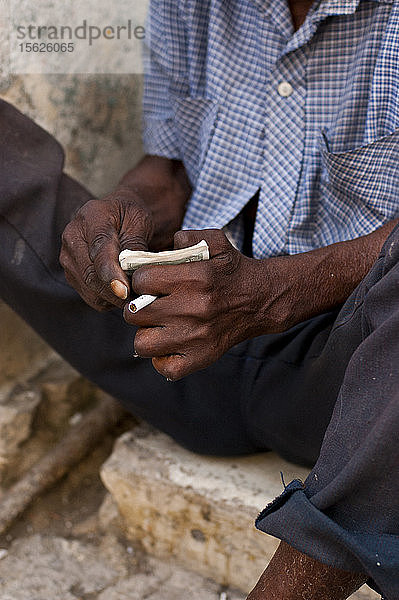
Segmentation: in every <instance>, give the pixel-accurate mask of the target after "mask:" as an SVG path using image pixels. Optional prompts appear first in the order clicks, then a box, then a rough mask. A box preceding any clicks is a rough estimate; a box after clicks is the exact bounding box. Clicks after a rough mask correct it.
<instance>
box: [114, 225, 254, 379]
mask: <svg viewBox="0 0 399 600" xmlns="http://www.w3.org/2000/svg"><path fill="white" fill-rule="evenodd" d="M202 239H205V240H206V241H207V243H208V246H209V250H210V260H209V261H203V262H197V263H188V264H182V265H167V266H150V267H142V268H140V269H138V270H137V271H136V272H135V273H134V275H133V278H132V288H133V290H134V291H135V293H136V294H139V295H141V294H152V295H155V296H160V297H159V298H158V299H157V300H156V301H155V302H154V303H153V304H151V305H150V306H147V307H146V308H144V309H142V310H141V311H139V312H137V313H131V312H130V311H129V308H128V307H129V305H128V304H127V305H126V307H125V309H124V317H125V320H126V321H127V323H129V324H131V325H136V326H138V327H139V329H138V331H137V334H136V338H135V351H136V353H137V354H138V355H139V356H141V357H148V358H152V362H153V365H154V367H155V368H156V369H157V371H159V372H160V373H161V374H162V375H164V376H165V377H167V378H168V379H171V380H177V379H180V378H182V377H185V376H186V375H189V374H190V373H193V372H194V371H197V370H199V369H203V368H205V367H207V366H208V365H210V364H212V363H213V362H215V361H216V360H217V359H219V358H220V357H221V356H222V355H223V354H224V353H225V352H226V351H227V350H228V349H229V348H231V347H232V346H234V345H235V344H237V343H239V342H241V341H243V340H245V339H247V338H249V337H253V335H256V331H255V329H254V325H255V319H254V313H255V312H256V300H257V294H256V293H255V288H256V287H257V282H256V279H257V278H256V274H255V272H254V268H255V264H256V263H257V262H258V261H255V260H253V259H250V258H247V257H246V256H244V255H243V254H241V253H240V252H239V251H238V250H236V249H235V248H234V247H233V246H232V245H231V244H230V242H229V241H228V240H227V238H226V236H225V235H224V233H223V232H222V231H220V230H216V229H214V230H205V231H179V232H177V233H176V234H175V238H174V247H175V249H178V248H185V247H188V246H191V245H194V244H196V243H198V242H200V241H201V240H202ZM258 279H259V278H258ZM262 287H263V286H262Z"/></svg>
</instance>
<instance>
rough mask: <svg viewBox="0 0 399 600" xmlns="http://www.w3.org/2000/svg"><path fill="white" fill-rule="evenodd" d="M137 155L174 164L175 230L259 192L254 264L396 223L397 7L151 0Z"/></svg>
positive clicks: (226, 211) (377, 0)
mask: <svg viewBox="0 0 399 600" xmlns="http://www.w3.org/2000/svg"><path fill="white" fill-rule="evenodd" d="M149 31H150V37H149V40H150V41H149V48H150V52H149V53H148V58H149V60H148V61H147V67H146V71H147V73H146V84H145V94H144V121H145V129H144V143H145V149H146V152H147V153H149V154H155V155H160V156H166V157H169V158H176V159H181V160H183V161H184V164H185V166H186V169H187V172H188V175H189V177H190V179H191V182H192V184H193V188H194V191H193V194H192V197H191V199H190V202H189V204H188V208H187V212H186V216H185V221H184V227H185V228H190V229H202V228H207V227H215V228H223V227H225V228H226V230H227V231H229V233H230V235H231V237H232V238H233V239H234V240H235V242H236V244H237V245H238V247H240V245H241V244H242V238H243V225H242V216H241V215H240V211H241V210H242V208H243V207H244V206H245V204H246V203H247V202H248V200H249V199H250V198H251V197H252V196H253V195H254V194H255V193H256V191H257V190H260V196H259V205H258V211H257V216H256V223H255V232H254V239H253V253H254V256H255V257H258V258H260V257H265V256H272V255H278V254H294V253H297V252H303V251H307V250H311V249H313V248H317V247H320V246H325V245H327V244H331V243H333V242H337V241H342V240H346V239H352V238H354V237H358V236H360V235H363V234H366V233H369V232H371V231H373V230H374V229H376V228H377V227H378V226H380V225H381V224H382V223H384V222H386V221H387V220H389V219H392V218H394V217H397V216H399V185H398V184H399V177H398V173H399V166H398V165H399V1H398V0H319V1H316V2H315V3H314V5H313V7H312V9H311V11H310V13H309V14H308V16H307V19H306V21H305V23H304V24H303V26H302V27H301V28H300V29H299V30H298V31H296V32H294V30H293V26H292V21H291V16H290V13H289V9H288V3H287V0H229V1H223V0H179V1H176V0H151V7H150V15H149Z"/></svg>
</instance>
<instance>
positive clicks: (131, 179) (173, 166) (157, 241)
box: [118, 155, 192, 250]
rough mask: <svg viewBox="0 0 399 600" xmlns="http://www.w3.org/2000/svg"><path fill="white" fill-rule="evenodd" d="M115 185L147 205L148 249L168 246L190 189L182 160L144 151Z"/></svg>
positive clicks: (180, 219) (178, 226)
mask: <svg viewBox="0 0 399 600" xmlns="http://www.w3.org/2000/svg"><path fill="white" fill-rule="evenodd" d="M118 188H119V189H120V188H129V189H131V190H133V191H134V192H135V193H137V194H138V195H139V196H140V197H141V198H142V199H143V200H144V202H145V203H146V205H147V206H148V207H149V208H150V210H151V213H152V218H153V222H154V235H153V238H152V240H151V249H152V250H163V249H165V248H166V247H169V246H171V244H172V241H173V234H174V233H175V232H176V231H178V230H179V229H180V227H181V224H182V221H183V216H184V212H185V207H186V204H187V201H188V199H189V197H190V195H191V191H192V189H191V185H190V182H189V179H188V177H187V174H186V171H185V168H184V165H183V163H182V162H180V161H178V160H170V159H168V158H163V157H160V156H148V155H147V156H145V157H144V158H143V159H142V160H141V161H140V162H139V163H138V165H137V166H136V167H134V168H133V169H131V170H130V171H129V172H128V173H126V175H125V176H124V177H123V178H122V179H121V181H120V183H119V185H118Z"/></svg>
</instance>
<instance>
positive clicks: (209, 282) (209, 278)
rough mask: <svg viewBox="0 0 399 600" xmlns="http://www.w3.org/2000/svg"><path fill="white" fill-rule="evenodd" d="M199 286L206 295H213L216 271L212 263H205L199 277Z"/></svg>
mask: <svg viewBox="0 0 399 600" xmlns="http://www.w3.org/2000/svg"><path fill="white" fill-rule="evenodd" d="M198 283H199V286H200V289H201V290H202V291H203V292H204V294H207V295H209V294H211V293H212V291H213V289H214V271H213V266H211V264H210V263H208V262H204V264H203V266H202V269H201V274H200V277H199V281H198Z"/></svg>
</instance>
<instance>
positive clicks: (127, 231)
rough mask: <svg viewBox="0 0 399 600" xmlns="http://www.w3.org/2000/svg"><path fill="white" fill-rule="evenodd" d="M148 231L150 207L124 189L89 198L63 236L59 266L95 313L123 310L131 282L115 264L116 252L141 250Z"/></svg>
mask: <svg viewBox="0 0 399 600" xmlns="http://www.w3.org/2000/svg"><path fill="white" fill-rule="evenodd" d="M152 233H153V222H152V218H151V213H150V211H149V209H148V208H147V207H146V205H145V204H144V202H143V201H142V200H141V199H140V198H139V196H138V195H137V194H136V193H135V192H133V191H132V190H130V189H129V188H120V189H119V190H117V191H116V192H113V193H112V194H110V195H109V196H107V197H106V198H104V199H103V200H90V201H89V202H87V203H86V204H84V205H83V206H82V207H81V208H80V210H79V211H78V212H77V214H76V216H75V218H74V219H73V220H72V221H71V222H70V223H69V225H68V226H67V227H66V229H65V231H64V233H63V236H62V250H61V254H60V262H61V265H62V266H63V268H64V270H65V276H66V279H67V281H68V283H69V284H70V285H72V286H73V287H74V288H75V289H76V290H77V292H79V294H80V295H81V296H82V298H83V299H84V300H85V302H87V304H89V305H90V306H92V307H93V308H95V309H96V310H100V311H101V310H107V309H109V308H112V307H113V306H119V307H122V306H123V305H124V301H125V300H126V298H127V297H128V295H129V293H130V283H129V279H128V278H127V276H126V275H125V273H124V272H123V271H122V269H121V268H120V266H119V260H118V256H119V253H120V252H121V251H122V250H125V249H127V248H129V249H130V250H146V249H147V246H148V241H149V240H150V238H151V236H152Z"/></svg>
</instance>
